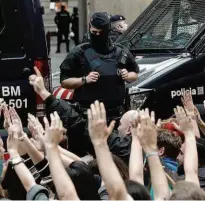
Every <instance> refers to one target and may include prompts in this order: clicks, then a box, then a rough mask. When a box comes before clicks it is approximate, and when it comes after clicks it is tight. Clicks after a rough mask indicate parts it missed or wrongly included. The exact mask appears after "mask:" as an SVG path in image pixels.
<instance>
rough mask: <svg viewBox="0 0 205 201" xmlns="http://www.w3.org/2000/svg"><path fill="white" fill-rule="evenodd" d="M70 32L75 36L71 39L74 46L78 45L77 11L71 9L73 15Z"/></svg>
mask: <svg viewBox="0 0 205 201" xmlns="http://www.w3.org/2000/svg"><path fill="white" fill-rule="evenodd" d="M71 18H72V31H73V33H74V34H75V36H74V37H73V40H74V42H75V45H78V44H79V17H78V9H77V8H74V9H73V15H72V17H71Z"/></svg>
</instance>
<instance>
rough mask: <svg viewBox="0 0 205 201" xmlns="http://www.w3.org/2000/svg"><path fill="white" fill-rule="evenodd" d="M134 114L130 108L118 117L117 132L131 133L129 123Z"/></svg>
mask: <svg viewBox="0 0 205 201" xmlns="http://www.w3.org/2000/svg"><path fill="white" fill-rule="evenodd" d="M135 114H136V111H135V110H130V111H128V112H126V113H125V114H124V115H123V116H122V118H121V119H120V124H119V127H118V132H119V134H120V135H121V136H126V135H130V134H131V123H132V120H133V118H134V116H135Z"/></svg>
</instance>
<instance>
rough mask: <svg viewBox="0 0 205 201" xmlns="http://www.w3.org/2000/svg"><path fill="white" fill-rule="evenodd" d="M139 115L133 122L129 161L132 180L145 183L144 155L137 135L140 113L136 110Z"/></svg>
mask: <svg viewBox="0 0 205 201" xmlns="http://www.w3.org/2000/svg"><path fill="white" fill-rule="evenodd" d="M136 114H137V116H136V117H134V118H135V119H134V120H133V122H132V129H131V133H132V147H131V154H130V162H129V176H130V180H132V181H136V182H139V183H140V184H142V185H144V171H143V155H142V146H141V144H140V142H139V139H138V137H137V127H138V123H139V118H138V117H139V116H138V115H139V113H138V112H137V111H136Z"/></svg>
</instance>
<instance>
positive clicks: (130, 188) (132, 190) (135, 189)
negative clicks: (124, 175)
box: [125, 180, 151, 200]
mask: <svg viewBox="0 0 205 201" xmlns="http://www.w3.org/2000/svg"><path fill="white" fill-rule="evenodd" d="M125 185H126V188H127V192H128V194H129V195H130V196H132V198H133V199H134V200H151V197H150V194H149V192H148V190H147V189H146V187H144V186H143V185H142V184H140V183H138V182H135V181H132V180H130V181H127V182H126V183H125Z"/></svg>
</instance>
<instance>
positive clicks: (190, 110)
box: [181, 92, 195, 117]
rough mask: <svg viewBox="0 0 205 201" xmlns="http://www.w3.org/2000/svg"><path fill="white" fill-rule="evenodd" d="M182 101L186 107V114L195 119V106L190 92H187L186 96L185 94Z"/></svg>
mask: <svg viewBox="0 0 205 201" xmlns="http://www.w3.org/2000/svg"><path fill="white" fill-rule="evenodd" d="M181 101H182V103H183V105H184V108H185V110H186V113H187V114H188V115H189V116H192V117H195V106H194V103H193V99H192V95H191V93H190V92H186V93H185V94H183V96H182V98H181Z"/></svg>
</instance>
